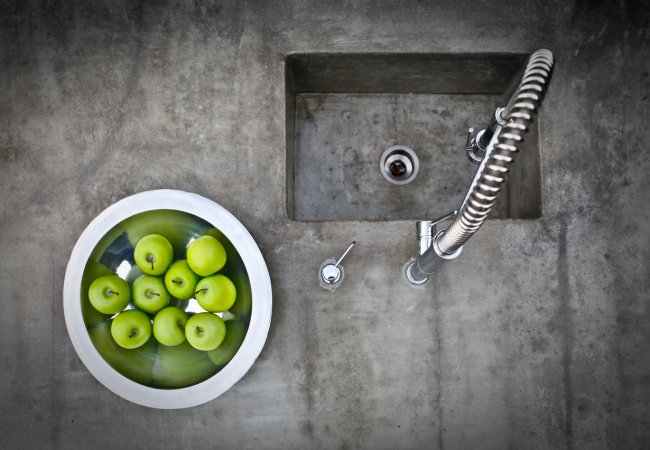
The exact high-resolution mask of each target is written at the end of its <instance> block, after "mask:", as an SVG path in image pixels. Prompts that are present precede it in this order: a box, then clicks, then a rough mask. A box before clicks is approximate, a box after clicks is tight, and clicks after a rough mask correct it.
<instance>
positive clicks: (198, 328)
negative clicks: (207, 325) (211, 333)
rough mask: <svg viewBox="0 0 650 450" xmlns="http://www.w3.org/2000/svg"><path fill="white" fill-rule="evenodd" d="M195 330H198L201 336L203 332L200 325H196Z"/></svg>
mask: <svg viewBox="0 0 650 450" xmlns="http://www.w3.org/2000/svg"><path fill="white" fill-rule="evenodd" d="M196 331H198V332H199V335H201V336H203V333H204V332H205V331H204V330H203V328H202V327H196Z"/></svg>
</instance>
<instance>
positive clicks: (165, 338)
mask: <svg viewBox="0 0 650 450" xmlns="http://www.w3.org/2000/svg"><path fill="white" fill-rule="evenodd" d="M186 322H187V313H186V312H185V311H183V310H182V309H180V308H177V307H175V306H168V307H167V308H164V309H162V310H160V311H159V312H158V314H156V317H154V318H153V335H154V337H155V338H156V340H157V341H158V342H160V343H161V344H163V345H167V346H169V347H173V346H174V345H178V344H181V343H182V342H183V341H185V323H186Z"/></svg>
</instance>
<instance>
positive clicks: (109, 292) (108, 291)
mask: <svg viewBox="0 0 650 450" xmlns="http://www.w3.org/2000/svg"><path fill="white" fill-rule="evenodd" d="M106 293H107V294H108V295H113V294H115V295H120V293H119V292H115V291H112V290H110V289H106Z"/></svg>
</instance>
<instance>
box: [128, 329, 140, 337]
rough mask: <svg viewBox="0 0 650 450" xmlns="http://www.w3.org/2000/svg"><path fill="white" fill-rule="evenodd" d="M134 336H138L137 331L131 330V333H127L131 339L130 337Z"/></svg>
mask: <svg viewBox="0 0 650 450" xmlns="http://www.w3.org/2000/svg"><path fill="white" fill-rule="evenodd" d="M136 334H138V330H136V329H133V330H131V333H129V337H130V338H132V337H133V336H135V335H136Z"/></svg>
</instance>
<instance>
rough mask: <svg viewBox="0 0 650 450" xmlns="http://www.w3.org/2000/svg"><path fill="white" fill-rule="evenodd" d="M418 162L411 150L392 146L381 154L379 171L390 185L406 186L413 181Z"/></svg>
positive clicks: (418, 165) (401, 146)
mask: <svg viewBox="0 0 650 450" xmlns="http://www.w3.org/2000/svg"><path fill="white" fill-rule="evenodd" d="M419 168H420V161H419V160H418V157H417V155H416V154H415V152H414V151H413V150H411V149H410V148H408V147H406V146H404V145H393V146H391V147H388V148H387V149H386V150H384V152H383V153H382V154H381V158H380V159H379V170H380V171H381V174H382V175H383V176H384V178H386V180H388V181H389V182H390V183H393V184H397V185H404V184H408V183H410V182H411V181H413V180H414V179H415V177H416V176H417V174H418V169H419Z"/></svg>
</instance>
